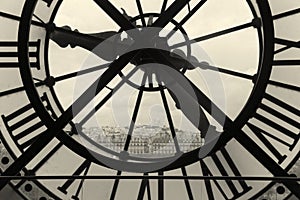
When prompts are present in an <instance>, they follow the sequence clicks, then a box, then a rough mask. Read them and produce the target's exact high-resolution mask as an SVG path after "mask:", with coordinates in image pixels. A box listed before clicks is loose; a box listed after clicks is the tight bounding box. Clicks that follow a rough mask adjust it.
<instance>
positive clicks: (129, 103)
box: [0, 0, 300, 198]
mask: <svg viewBox="0 0 300 200" xmlns="http://www.w3.org/2000/svg"><path fill="white" fill-rule="evenodd" d="M111 2H113V3H114V4H115V5H116V7H117V8H118V9H120V8H124V9H125V10H126V12H127V14H128V15H130V16H136V15H138V11H137V8H136V6H135V4H134V2H135V1H130V3H128V2H129V1H121V0H114V1H111ZM141 2H142V3H143V5H145V9H144V12H145V13H147V12H158V11H159V9H160V5H161V1H159V0H141ZM171 2H172V1H169V4H170V3H171ZM192 2H193V3H192V4H191V6H192V5H194V2H196V1H192ZM245 2H246V1H240V0H228V1H224V0H211V1H208V2H207V3H206V4H205V5H204V6H203V7H202V8H201V12H199V14H197V15H195V16H194V17H193V18H191V19H190V20H189V21H188V22H187V23H186V25H185V26H184V29H185V30H186V32H187V34H188V36H189V37H190V38H195V37H198V36H202V35H206V34H208V33H213V32H216V31H219V30H223V29H225V28H229V27H233V26H236V25H240V24H244V23H248V22H250V21H251V20H252V19H253V17H252V15H251V13H250V11H249V8H248V7H247V5H246V3H245ZM78 5H80V6H78ZM21 7H22V1H19V0H1V1H0V8H1V11H7V12H10V13H15V11H16V10H17V13H15V14H18V13H20V11H21ZM295 7H300V1H299V0H285V1H284V3H283V1H282V0H272V5H271V8H272V11H273V12H274V13H275V14H276V13H281V12H283V11H286V10H290V9H291V8H295ZM187 11H188V9H187V8H185V9H184V11H183V12H182V13H179V15H178V16H176V17H175V20H178V21H179V20H180V18H181V17H182V16H183V15H184V14H186V13H187ZM75 13H76V15H75ZM299 18H300V17H299V15H298V18H289V19H288V18H287V19H282V20H280V21H278V22H276V27H275V28H276V34H277V35H279V36H280V37H282V38H286V39H291V40H294V41H299V32H300V26H298V25H297V24H300V20H299ZM0 23H1V27H3V26H2V23H3V24H4V23H5V24H6V26H8V27H17V24H16V23H15V22H7V21H5V20H4V21H3V19H2V18H1V21H0ZM55 23H56V24H57V26H64V25H69V26H70V27H71V28H72V30H74V29H78V30H79V31H80V32H83V33H98V32H103V31H118V26H117V25H116V24H115V23H114V22H113V21H112V20H111V19H109V18H108V17H107V16H106V14H105V13H104V12H103V11H101V9H100V8H99V7H97V6H96V4H95V3H94V2H93V1H92V0H64V1H63V4H62V6H61V8H60V10H59V12H58V16H57V17H56V19H55ZM287 24H289V25H287ZM168 28H169V29H171V28H173V27H172V26H168ZM15 30H16V29H12V30H6V32H4V31H0V34H1V38H5V39H7V40H14V39H15V38H16V37H17V35H16V32H15ZM176 38H178V40H180V36H178V37H176ZM173 42H174V43H175V42H177V41H176V40H175V41H173ZM183 50H185V49H184V48H183ZM192 55H193V56H195V57H197V59H198V60H199V61H205V62H208V63H209V64H211V65H215V66H219V67H223V68H226V69H232V70H236V71H239V72H242V73H247V74H250V75H253V74H254V73H255V71H256V69H257V62H258V60H257V55H258V42H257V34H256V31H255V30H254V29H252V28H250V29H246V30H243V31H239V32H237V33H234V34H230V35H227V36H224V37H219V38H215V39H212V40H209V41H205V42H201V43H198V44H197V45H193V51H192ZM49 56H50V70H51V73H52V75H53V76H58V75H62V74H65V73H68V72H73V71H77V70H79V69H83V68H87V67H90V66H93V65H95V64H100V63H101V64H103V63H105V61H103V60H101V59H98V58H96V57H95V56H94V55H93V54H91V53H90V52H88V51H86V50H83V49H81V48H75V49H71V48H65V49H62V48H60V47H59V46H58V45H56V44H55V43H54V42H51V45H50V54H49ZM299 56H300V54H299V50H298V51H297V50H295V49H291V50H290V51H288V52H287V53H285V54H284V55H278V57H279V58H283V57H290V58H295V57H297V58H299ZM299 69H300V68H296V67H295V68H294V69H292V70H290V71H289V72H286V71H285V70H282V69H280V68H279V69H276V70H274V72H273V74H272V78H274V79H276V80H283V81H284V80H287V79H288V81H289V82H290V83H293V84H295V85H298V86H299V85H300V79H299ZM1 70H3V69H1ZM191 72H192V71H191ZM196 72H197V73H196V76H192V75H190V74H189V72H188V73H187V75H190V77H191V79H193V81H195V82H196V83H197V84H199V87H200V88H201V89H202V90H203V91H204V92H205V93H206V94H207V95H211V96H213V97H214V98H216V102H219V103H220V105H221V107H222V109H224V111H226V112H227V113H228V115H229V116H230V117H231V118H233V119H234V118H235V117H236V115H237V114H238V113H239V111H240V110H241V108H242V107H243V106H244V104H245V101H246V100H247V98H248V95H249V93H250V92H251V89H252V86H253V85H252V83H251V82H250V81H247V80H240V79H238V78H235V77H230V76H226V75H219V74H216V75H215V76H212V77H213V80H217V81H216V83H217V84H218V85H217V87H214V86H213V85H209V84H208V83H209V82H210V81H212V80H211V79H209V80H207V78H208V76H205V75H206V72H204V71H201V70H198V71H196ZM15 74H16V73H15V72H12V71H11V70H7V71H6V72H5V73H1V74H0V85H1V89H2V88H7V87H8V86H10V85H16V84H21V81H20V79H19V78H18V77H17V76H14V75H15ZM98 75H99V74H98V73H95V74H93V75H90V76H86V79H88V80H91V79H93V78H95V77H97V76H98ZM7 77H9V78H7ZM13 77H16V79H13ZM209 78H211V76H209ZM132 80H133V81H135V80H136V79H132ZM80 81H81V79H80V78H78V79H72V80H69V81H64V82H61V83H59V84H57V85H56V87H55V89H56V91H57V94H58V96H59V99H60V101H61V103H62V104H63V106H64V107H65V108H66V107H67V106H68V105H70V104H71V103H72V101H73V99H74V90H75V91H77V90H76V89H78V88H74V87H75V86H77V87H79V88H80V86H82V85H84V84H88V83H82V82H80ZM197 81H198V82H197ZM219 84H221V85H219ZM86 86H88V85H86ZM219 86H221V87H219ZM216 88H217V89H220V88H221V89H223V92H221V95H220V96H218V95H219V94H217V95H216V94H214V93H213V92H214V91H215V90H214V89H216ZM81 89H82V88H81ZM278 93H280V95H283V96H285V97H287V96H288V97H289V99H290V101H291V102H292V103H293V104H294V105H298V107H299V94H298V95H296V94H294V93H292V92H278ZM136 96H137V91H135V90H134V89H132V88H131V87H129V86H127V87H124V88H123V89H122V90H120V92H119V93H116V95H115V96H114V97H113V98H112V100H111V102H109V103H108V104H107V105H105V106H104V107H103V108H102V110H101V112H99V114H98V116H97V118H96V120H98V121H97V123H98V124H101V125H116V126H128V125H129V120H130V117H131V113H132V111H133V108H134V105H135V101H136ZM153 96H154V97H153ZM153 96H152V94H145V96H144V98H143V100H144V101H143V102H142V109H143V110H142V113H141V115H139V116H138V117H139V120H138V123H140V124H143V123H144V124H154V125H166V123H167V122H166V118H165V115H164V109H163V107H162V105H161V101H160V100H159V99H160V95H159V94H153ZM218 98H220V99H219V100H218ZM168 100H169V101H170V102H171V98H170V97H168ZM1 102H2V100H1ZM223 103H225V104H224V105H223ZM15 104H20V105H22V102H21V101H20V102H15ZM170 107H171V109H172V111H173V117H174V121H175V123H176V126H177V127H178V128H183V129H189V130H194V129H193V127H192V126H191V125H190V124H189V123H188V122H187V120H185V119H184V117H182V115H181V113H180V112H178V111H177V110H176V108H175V106H174V105H173V104H172V103H170ZM8 110H9V107H7V106H6V105H4V104H1V111H3V112H8ZM97 123H95V122H94V121H93V122H91V123H90V124H88V126H94V125H96V124H97ZM212 123H215V122H213V121H212ZM233 147H235V146H234V145H233ZM233 147H232V149H233V151H232V152H234V148H233ZM237 153H239V152H236V154H237ZM61 162H62V160H61ZM245 168H246V166H245ZM252 170H255V169H252ZM252 172H253V171H250V172H249V174H251V173H252ZM253 174H255V173H254V172H253ZM91 184H94V183H91ZM100 185H101V187H103V190H104V191H106V192H107V193H105V194H103V196H104V198H106V197H107V195H108V192H109V191H110V190H109V188H111V185H110V184H100ZM128 185H130V186H128V187H130V188H133V189H134V188H136V187H137V185H134V184H128ZM128 187H121V188H123V189H124V190H126V189H128ZM180 187H182V185H180V184H178V185H174V186H173V189H174V188H180ZM87 188H88V187H87ZM202 189H203V188H202ZM94 191H95V190H94ZM173 195H175V196H176V195H178V194H177V193H172V194H170V197H171V196H172V197H174V196H173ZM174 198H175V197H174Z"/></svg>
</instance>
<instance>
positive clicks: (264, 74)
mask: <svg viewBox="0 0 300 200" xmlns="http://www.w3.org/2000/svg"><path fill="white" fill-rule="evenodd" d="M252 12H254V11H253V9H252ZM52 18H54V17H53V16H52ZM265 18H268V19H267V21H268V20H270V17H263V19H265ZM269 26H270V25H268V28H267V29H270V28H269ZM270 35H271V34H270ZM268 38H270V40H269V42H266V44H270V43H271V42H272V37H268ZM267 57H268V59H266V60H270V59H271V56H270V55H268V56H267ZM268 62H269V61H268ZM264 64H265V63H264ZM263 66H268V64H265V65H263ZM266 74H267V73H265V72H264V73H261V75H259V76H261V77H264V79H265V80H267V79H266V78H267V77H268V75H266ZM258 80H259V79H258ZM26 82H27V81H25V85H26V84H27V83H26ZM264 82H266V81H264ZM258 85H260V87H259V88H260V90H259V91H260V93H262V90H261V86H262V85H264V84H258ZM32 89H33V88H32ZM256 92H258V90H256ZM28 93H31V94H30V96H35V95H32V92H28ZM30 98H36V96H35V97H30ZM38 101H39V100H35V101H33V102H36V103H37V102H38ZM34 104H35V103H34ZM41 107H42V106H40V107H39V108H37V112H40V110H41ZM252 108H253V106H252ZM243 113H246V112H243ZM40 115H42V116H46V115H47V114H46V113H45V112H44V111H43V114H40ZM193 152H194V154H193V155H196V154H195V152H196V151H193ZM195 160H196V159H195Z"/></svg>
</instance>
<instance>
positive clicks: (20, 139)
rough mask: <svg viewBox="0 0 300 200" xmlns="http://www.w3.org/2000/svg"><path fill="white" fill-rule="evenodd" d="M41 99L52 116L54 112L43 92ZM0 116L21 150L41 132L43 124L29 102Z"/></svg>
mask: <svg viewBox="0 0 300 200" xmlns="http://www.w3.org/2000/svg"><path fill="white" fill-rule="evenodd" d="M41 100H42V101H43V102H44V104H46V105H45V107H46V108H47V109H48V111H49V112H51V113H52V116H54V115H55V114H54V112H53V110H52V109H51V106H50V102H49V100H48V97H47V95H46V94H44V95H43V96H42V97H41ZM1 117H2V119H3V122H4V124H5V126H6V129H7V130H8V133H9V134H10V136H11V138H12V139H13V141H14V142H15V144H16V145H17V146H18V148H19V149H20V150H21V151H22V152H24V150H25V149H26V148H27V147H28V146H30V145H31V144H32V142H34V141H35V140H36V138H38V137H39V135H40V133H42V131H40V129H41V128H42V127H43V126H44V123H43V122H42V121H41V120H40V119H39V117H38V115H37V114H36V112H35V111H34V109H33V108H32V105H31V104H30V103H29V104H27V105H25V106H23V107H21V108H19V109H18V110H16V111H15V112H13V113H11V114H9V115H6V116H5V115H2V116H1Z"/></svg>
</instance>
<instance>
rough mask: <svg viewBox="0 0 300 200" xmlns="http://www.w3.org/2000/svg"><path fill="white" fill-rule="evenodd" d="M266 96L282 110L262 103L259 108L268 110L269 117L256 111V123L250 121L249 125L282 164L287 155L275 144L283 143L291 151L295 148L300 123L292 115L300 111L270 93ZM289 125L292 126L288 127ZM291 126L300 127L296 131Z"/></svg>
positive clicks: (265, 96) (299, 136) (297, 114)
mask: <svg viewBox="0 0 300 200" xmlns="http://www.w3.org/2000/svg"><path fill="white" fill-rule="evenodd" d="M264 98H265V100H268V102H270V103H271V104H274V105H276V106H277V107H279V108H280V110H278V109H277V108H275V107H273V106H271V104H266V103H262V104H261V105H260V107H259V108H260V110H263V111H264V112H266V113H267V114H268V115H267V116H268V117H267V116H264V115H262V114H259V113H256V114H255V115H254V119H256V123H255V122H248V123H247V125H248V127H249V128H250V129H251V131H252V132H253V133H254V134H255V135H256V136H257V138H258V139H259V140H260V141H261V142H262V143H263V144H264V145H265V147H266V148H267V149H268V150H269V151H270V152H271V153H272V155H273V156H275V158H276V159H277V161H278V163H279V164H280V163H282V162H283V161H284V160H285V158H286V155H284V153H283V152H280V150H279V148H277V147H276V145H275V144H276V143H279V144H281V147H282V146H283V147H286V150H289V151H292V150H293V149H294V147H295V145H296V144H297V142H298V141H299V138H300V135H299V129H300V123H299V122H298V121H296V120H294V119H293V118H292V117H291V116H292V115H295V116H300V111H299V110H298V109H297V108H295V107H293V106H291V105H288V104H287V103H285V102H283V101H282V100H280V99H278V98H276V97H274V96H272V95H270V94H268V93H266V94H265V95H264ZM287 113H290V114H287ZM269 116H271V117H269ZM257 121H259V122H262V123H263V124H264V125H266V126H262V125H257ZM287 125H289V126H290V127H287ZM291 127H294V128H295V130H296V129H298V132H297V133H294V132H293V131H292V129H291ZM270 128H272V129H275V130H276V131H277V132H278V133H277V132H274V131H270ZM272 141H273V143H272ZM280 149H282V148H280Z"/></svg>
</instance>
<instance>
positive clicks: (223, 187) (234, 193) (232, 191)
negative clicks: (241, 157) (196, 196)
mask: <svg viewBox="0 0 300 200" xmlns="http://www.w3.org/2000/svg"><path fill="white" fill-rule="evenodd" d="M219 153H220V154H214V155H212V156H211V159H212V161H213V162H214V164H215V166H216V167H217V171H218V172H219V174H216V173H215V174H214V173H213V168H212V167H211V168H209V166H208V165H207V164H206V163H205V162H204V161H203V160H201V161H200V166H201V169H202V173H203V175H204V176H218V175H222V176H229V171H231V172H232V173H233V174H234V176H241V173H240V172H239V170H238V168H237V167H236V165H235V163H234V162H233V160H232V158H231V157H230V155H229V153H228V151H227V150H226V149H225V148H224V147H223V148H222V149H221V150H220V151H219ZM221 158H223V159H222V160H225V161H226V165H225V163H222V161H221ZM225 166H229V168H230V169H228V168H226V167H225ZM215 170H216V169H215ZM212 182H213V183H214V185H213V184H212V183H211V180H205V181H204V183H205V186H206V191H207V195H208V199H209V200H214V199H216V198H217V196H216V194H214V192H213V191H218V192H219V195H220V194H221V195H222V196H223V198H224V199H226V200H228V199H237V198H239V197H240V196H242V195H243V194H245V193H247V192H248V191H249V190H251V187H250V186H248V185H247V183H246V182H245V181H244V180H239V181H236V182H233V181H232V180H225V184H220V182H219V181H217V180H212ZM213 186H215V188H213ZM240 188H241V189H240Z"/></svg>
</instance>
